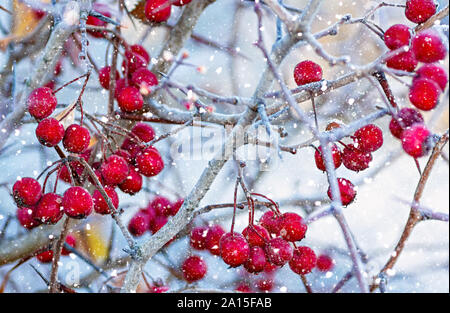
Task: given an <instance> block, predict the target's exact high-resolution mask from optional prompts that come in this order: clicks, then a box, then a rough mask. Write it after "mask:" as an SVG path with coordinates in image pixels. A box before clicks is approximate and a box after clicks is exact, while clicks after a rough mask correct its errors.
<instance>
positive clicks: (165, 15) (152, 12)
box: [145, 0, 171, 23]
mask: <svg viewBox="0 0 450 313" xmlns="http://www.w3.org/2000/svg"><path fill="white" fill-rule="evenodd" d="M170 11H171V3H170V0H147V4H146V5H145V16H146V17H147V19H148V20H149V21H151V22H155V23H160V22H165V21H167V20H168V19H169V17H170Z"/></svg>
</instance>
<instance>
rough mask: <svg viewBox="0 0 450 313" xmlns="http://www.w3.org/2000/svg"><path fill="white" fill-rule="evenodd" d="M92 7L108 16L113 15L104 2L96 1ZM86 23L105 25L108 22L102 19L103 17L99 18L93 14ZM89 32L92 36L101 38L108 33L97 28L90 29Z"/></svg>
mask: <svg viewBox="0 0 450 313" xmlns="http://www.w3.org/2000/svg"><path fill="white" fill-rule="evenodd" d="M92 9H93V10H95V11H97V12H98V13H100V14H102V15H104V16H106V17H111V13H110V12H109V10H108V7H107V6H106V5H104V4H100V3H94V4H93V5H92ZM86 24H87V25H91V26H99V27H104V26H106V25H107V23H106V22H105V21H102V20H101V19H99V18H97V17H93V16H88V18H87V21H86ZM88 32H89V34H90V35H91V36H93V37H96V38H101V37H103V36H104V35H105V33H106V32H104V31H96V30H88Z"/></svg>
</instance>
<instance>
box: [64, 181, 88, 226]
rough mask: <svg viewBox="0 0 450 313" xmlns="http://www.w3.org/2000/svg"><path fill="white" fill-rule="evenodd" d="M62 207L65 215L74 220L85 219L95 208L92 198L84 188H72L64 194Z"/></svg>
mask: <svg viewBox="0 0 450 313" xmlns="http://www.w3.org/2000/svg"><path fill="white" fill-rule="evenodd" d="M62 205H63V208H64V213H66V215H67V216H69V217H72V218H77V219H81V218H85V217H87V216H88V215H89V214H91V212H92V209H93V207H94V203H93V201H92V197H91V195H90V194H89V192H88V191H87V190H86V189H84V188H83V187H79V186H75V187H70V188H69V189H67V190H66V192H64V195H63V201H62Z"/></svg>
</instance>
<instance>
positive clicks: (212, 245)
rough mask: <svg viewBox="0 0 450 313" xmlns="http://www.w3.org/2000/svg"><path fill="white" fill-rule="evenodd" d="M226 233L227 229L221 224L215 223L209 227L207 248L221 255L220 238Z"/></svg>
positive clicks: (212, 252) (214, 253)
mask: <svg viewBox="0 0 450 313" xmlns="http://www.w3.org/2000/svg"><path fill="white" fill-rule="evenodd" d="M224 234H225V230H224V229H223V228H222V227H221V226H220V225H213V226H210V227H209V228H208V233H207V234H206V242H205V244H206V249H208V250H209V252H211V254H213V255H220V238H222V236H223V235H224Z"/></svg>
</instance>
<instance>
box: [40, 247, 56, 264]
mask: <svg viewBox="0 0 450 313" xmlns="http://www.w3.org/2000/svg"><path fill="white" fill-rule="evenodd" d="M36 259H38V261H39V262H41V263H50V262H51V261H52V260H53V250H47V251H44V252H41V253H39V254H38V255H36Z"/></svg>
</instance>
